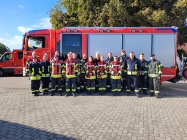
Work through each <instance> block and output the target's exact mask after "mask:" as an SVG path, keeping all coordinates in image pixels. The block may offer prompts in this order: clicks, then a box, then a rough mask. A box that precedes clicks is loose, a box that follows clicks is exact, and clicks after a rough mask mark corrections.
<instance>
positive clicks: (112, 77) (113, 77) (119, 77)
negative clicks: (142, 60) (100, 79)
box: [110, 76, 121, 79]
mask: <svg viewBox="0 0 187 140" xmlns="http://www.w3.org/2000/svg"><path fill="white" fill-rule="evenodd" d="M110 78H111V79H121V76H110Z"/></svg>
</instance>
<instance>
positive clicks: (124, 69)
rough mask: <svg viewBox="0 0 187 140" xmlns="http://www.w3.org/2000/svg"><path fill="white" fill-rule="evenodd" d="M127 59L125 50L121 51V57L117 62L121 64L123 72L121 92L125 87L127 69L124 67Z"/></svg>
mask: <svg viewBox="0 0 187 140" xmlns="http://www.w3.org/2000/svg"><path fill="white" fill-rule="evenodd" d="M127 59H128V57H127V55H126V52H125V50H122V51H121V56H120V57H119V62H121V63H122V65H123V72H122V79H121V81H122V90H124V91H126V86H127V80H126V79H127V68H126V67H125V66H126V60H127Z"/></svg>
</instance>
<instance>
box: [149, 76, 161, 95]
mask: <svg viewBox="0 0 187 140" xmlns="http://www.w3.org/2000/svg"><path fill="white" fill-rule="evenodd" d="M149 91H150V95H154V93H155V94H158V93H159V79H158V78H157V77H149Z"/></svg>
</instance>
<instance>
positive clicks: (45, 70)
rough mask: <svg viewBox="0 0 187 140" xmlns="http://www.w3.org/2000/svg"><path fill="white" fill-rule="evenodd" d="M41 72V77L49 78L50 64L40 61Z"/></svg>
mask: <svg viewBox="0 0 187 140" xmlns="http://www.w3.org/2000/svg"><path fill="white" fill-rule="evenodd" d="M40 64H41V68H42V69H41V71H42V77H50V72H51V71H50V62H49V61H44V60H43V61H41V62H40Z"/></svg>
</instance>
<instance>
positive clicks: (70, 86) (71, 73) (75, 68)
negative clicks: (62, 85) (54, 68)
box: [63, 52, 79, 97]
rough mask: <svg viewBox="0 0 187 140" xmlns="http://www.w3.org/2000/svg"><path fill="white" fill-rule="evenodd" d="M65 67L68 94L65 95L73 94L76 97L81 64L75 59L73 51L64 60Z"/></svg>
mask: <svg viewBox="0 0 187 140" xmlns="http://www.w3.org/2000/svg"><path fill="white" fill-rule="evenodd" d="M64 65H65V69H64V70H63V73H65V75H66V94H65V96H69V95H70V94H72V95H73V96H74V97H75V96H76V95H75V92H76V79H77V75H78V73H79V64H78V63H77V62H76V60H75V59H73V55H72V52H70V53H68V58H67V60H66V61H65V62H64Z"/></svg>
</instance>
